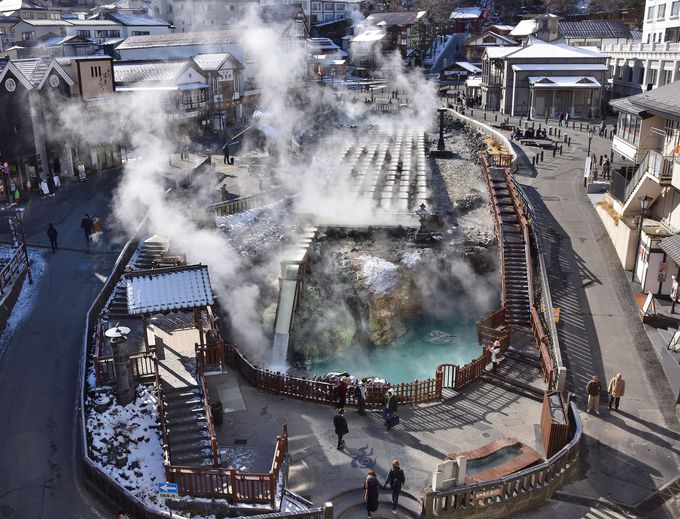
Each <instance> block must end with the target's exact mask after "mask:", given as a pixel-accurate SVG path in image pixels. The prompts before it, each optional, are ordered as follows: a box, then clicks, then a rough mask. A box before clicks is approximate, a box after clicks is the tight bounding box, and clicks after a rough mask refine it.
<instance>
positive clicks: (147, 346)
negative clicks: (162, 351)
mask: <svg viewBox="0 0 680 519" xmlns="http://www.w3.org/2000/svg"><path fill="white" fill-rule="evenodd" d="M142 330H144V351H146V352H147V353H149V334H148V330H147V329H146V316H145V315H142Z"/></svg>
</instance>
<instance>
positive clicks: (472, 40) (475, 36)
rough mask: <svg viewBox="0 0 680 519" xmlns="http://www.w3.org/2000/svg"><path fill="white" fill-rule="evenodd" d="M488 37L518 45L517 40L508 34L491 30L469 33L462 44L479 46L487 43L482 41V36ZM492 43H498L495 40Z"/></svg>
mask: <svg viewBox="0 0 680 519" xmlns="http://www.w3.org/2000/svg"><path fill="white" fill-rule="evenodd" d="M489 37H491V38H494V39H498V40H501V41H503V42H505V43H507V44H508V45H518V42H517V40H515V39H514V38H510V37H509V36H503V35H501V34H496V33H495V32H492V31H486V32H482V33H479V34H471V35H470V36H468V38H467V40H465V43H464V45H480V46H482V45H487V44H485V43H484V38H489ZM475 42H478V43H475ZM494 44H495V45H498V43H495V42H494ZM501 46H504V45H501Z"/></svg>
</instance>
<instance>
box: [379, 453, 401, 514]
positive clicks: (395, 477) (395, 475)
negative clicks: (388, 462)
mask: <svg viewBox="0 0 680 519" xmlns="http://www.w3.org/2000/svg"><path fill="white" fill-rule="evenodd" d="M404 483H406V478H405V477H404V471H403V470H402V469H401V467H400V466H399V461H398V460H392V468H391V469H390V472H389V474H387V481H385V484H384V485H383V488H387V485H388V484H389V485H390V488H391V489H392V513H393V514H396V513H397V505H398V504H399V494H400V493H401V487H402V486H403V484H404Z"/></svg>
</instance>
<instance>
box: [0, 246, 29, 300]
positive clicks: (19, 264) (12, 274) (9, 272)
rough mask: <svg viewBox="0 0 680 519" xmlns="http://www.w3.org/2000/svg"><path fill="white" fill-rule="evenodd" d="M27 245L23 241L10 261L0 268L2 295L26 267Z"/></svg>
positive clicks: (0, 292)
mask: <svg viewBox="0 0 680 519" xmlns="http://www.w3.org/2000/svg"><path fill="white" fill-rule="evenodd" d="M25 249H26V245H24V244H23V243H22V244H21V245H19V247H17V249H16V250H15V251H14V252H13V253H12V256H11V257H10V259H9V261H8V262H7V263H5V265H4V266H3V267H2V270H0V295H2V294H4V293H5V290H7V289H8V288H9V287H11V286H12V284H13V283H14V281H15V280H16V278H17V277H18V276H19V274H21V273H22V272H23V271H24V269H25V268H26V252H25Z"/></svg>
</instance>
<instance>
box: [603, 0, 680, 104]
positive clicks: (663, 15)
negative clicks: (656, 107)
mask: <svg viewBox="0 0 680 519" xmlns="http://www.w3.org/2000/svg"><path fill="white" fill-rule="evenodd" d="M679 42H680V0H673V1H661V0H647V2H646V4H645V19H644V24H643V31H642V42H640V43H628V44H610V45H604V46H603V48H602V50H603V52H605V53H607V54H608V55H609V57H610V58H609V71H610V77H611V78H612V79H611V86H610V88H611V90H612V93H611V97H612V98H617V97H625V96H629V95H633V94H638V93H640V92H644V91H648V90H651V89H653V88H657V87H660V86H663V85H667V84H669V83H672V82H673V81H677V80H678V79H680V75H678V68H679V67H680V43H679Z"/></svg>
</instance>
